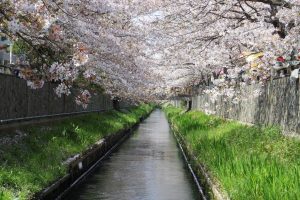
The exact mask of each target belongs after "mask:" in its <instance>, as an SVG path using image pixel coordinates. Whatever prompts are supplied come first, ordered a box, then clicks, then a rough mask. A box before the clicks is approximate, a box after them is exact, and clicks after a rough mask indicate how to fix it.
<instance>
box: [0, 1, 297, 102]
mask: <svg viewBox="0 0 300 200" xmlns="http://www.w3.org/2000/svg"><path fill="white" fill-rule="evenodd" d="M299 13H300V2H299V0H229V1H228V0H226V1H225V0H209V1H205V0H179V1H178V0H177V1H175V0H144V1H141V0H122V1H120V0H118V1H117V0H110V1H109V0H101V1H100V0H76V1H75V0H55V1H50V0H4V1H2V2H1V3H0V27H1V32H2V34H5V35H6V36H8V37H9V38H10V39H11V40H13V41H15V43H16V44H22V46H23V47H24V46H25V47H26V48H25V50H26V52H27V59H28V61H29V66H28V67H27V68H24V69H22V71H21V73H20V76H21V77H22V78H24V79H26V80H27V82H28V85H29V86H30V87H32V88H40V87H42V86H43V83H44V82H45V81H54V82H57V83H59V85H58V87H57V88H56V89H55V91H56V93H57V94H58V95H59V96H60V95H62V94H65V95H69V94H70V92H71V88H72V87H74V85H76V86H77V87H80V88H81V90H82V92H81V94H80V95H79V96H78V97H77V98H76V102H77V103H78V104H80V105H83V106H86V105H87V103H88V100H89V98H90V95H91V94H90V92H88V90H91V89H92V88H95V86H96V87H100V88H101V90H102V89H103V90H104V91H105V92H106V93H107V94H109V95H111V96H112V97H113V98H114V97H118V98H124V99H128V100H129V99H134V100H137V101H145V100H148V101H152V100H155V99H159V98H166V96H168V95H169V93H170V91H173V90H172V88H175V87H181V88H187V87H190V86H195V85H199V84H202V85H204V84H207V82H212V83H213V85H214V86H215V87H214V88H213V89H212V90H210V92H208V91H207V88H206V90H205V91H206V92H207V93H212V94H213V95H216V94H221V93H222V94H226V95H227V96H228V97H230V98H231V99H233V102H235V101H236V95H235V91H237V89H236V88H237V87H239V89H242V87H243V86H244V85H247V84H251V83H261V84H263V83H265V82H266V81H267V80H269V79H270V76H271V72H272V70H274V69H275V70H277V69H281V68H285V67H286V65H293V66H295V67H297V65H298V64H299V63H298V60H297V59H299V58H298V57H297V56H298V55H297V54H298V49H299V39H300V38H299V31H300V30H299V27H300V26H299V19H300V15H299ZM292 50H293V52H292V53H291V51H292ZM209 79H211V80H209ZM212 98H214V97H212ZM234 99H235V100H234Z"/></svg>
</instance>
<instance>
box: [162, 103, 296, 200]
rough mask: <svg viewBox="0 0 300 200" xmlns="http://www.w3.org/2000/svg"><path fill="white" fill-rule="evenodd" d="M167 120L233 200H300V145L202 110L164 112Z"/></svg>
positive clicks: (269, 129)
mask: <svg viewBox="0 0 300 200" xmlns="http://www.w3.org/2000/svg"><path fill="white" fill-rule="evenodd" d="M164 110H165V112H166V114H167V116H168V118H169V120H170V121H171V122H172V123H173V125H174V127H175V128H176V130H177V131H178V133H179V134H181V136H182V137H183V138H184V140H185V142H186V144H187V148H188V150H189V151H191V152H192V153H193V154H194V155H196V156H197V159H198V162H200V163H203V164H204V165H205V166H206V167H207V168H208V169H209V170H210V172H211V174H212V175H213V177H215V178H216V179H217V180H218V182H220V184H221V186H222V187H223V189H224V190H225V191H226V192H227V193H228V194H229V196H230V198H231V199H237V200H241V199H242V200H247V199H249V200H253V199H255V200H257V199H278V200H285V199H300V142H299V140H298V139H295V138H287V137H286V136H283V135H282V134H280V131H279V129H276V128H272V127H264V128H260V127H255V126H253V127H250V126H246V125H242V124H240V123H238V122H234V121H226V120H223V119H220V118H218V117H215V116H208V115H205V114H204V113H202V112H198V111H192V112H188V113H182V110H181V109H177V108H174V107H166V108H164Z"/></svg>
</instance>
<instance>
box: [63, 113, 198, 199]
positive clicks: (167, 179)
mask: <svg viewBox="0 0 300 200" xmlns="http://www.w3.org/2000/svg"><path fill="white" fill-rule="evenodd" d="M69 199H72V200H73V199H74V200H76V199H81V200H85V199H86V200H92V199H105V200H193V199H195V200H197V199H200V197H199V193H198V192H197V188H196V186H195V183H194V182H193V179H192V177H191V175H190V173H189V171H188V169H187V167H186V165H185V163H184V160H183V158H182V156H181V152H180V149H179V148H178V147H177V145H176V141H175V139H174V136H173V135H172V133H171V131H170V129H169V125H168V121H167V119H166V117H165V115H164V113H163V112H162V111H160V110H155V111H154V112H153V113H152V114H151V115H150V117H149V118H148V119H146V120H145V121H144V122H142V123H141V124H140V126H139V127H138V129H137V130H136V131H135V133H134V134H133V135H132V136H131V137H130V138H129V139H128V140H127V141H125V142H124V144H122V145H121V147H120V148H119V149H118V150H117V151H116V152H115V153H113V154H112V155H111V156H110V158H109V159H107V160H106V161H104V163H103V164H102V165H101V166H100V167H99V168H98V169H97V170H96V171H95V173H93V174H92V175H91V176H90V177H88V179H87V180H86V181H85V182H84V183H83V184H81V185H80V186H78V188H77V189H75V191H74V192H73V193H72V194H70V196H69Z"/></svg>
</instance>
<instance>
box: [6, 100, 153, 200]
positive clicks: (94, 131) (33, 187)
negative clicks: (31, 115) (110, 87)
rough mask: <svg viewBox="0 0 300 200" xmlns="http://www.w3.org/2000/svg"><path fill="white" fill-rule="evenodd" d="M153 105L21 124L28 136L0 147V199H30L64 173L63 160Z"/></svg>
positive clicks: (120, 126)
mask: <svg viewBox="0 0 300 200" xmlns="http://www.w3.org/2000/svg"><path fill="white" fill-rule="evenodd" d="M152 108H153V106H150V105H141V106H139V107H137V108H132V109H130V110H129V112H126V113H122V112H118V111H110V112H106V113H101V114H89V115H84V116H77V117H73V118H69V119H65V120H61V121H59V122H54V123H52V124H49V125H47V126H41V125H40V126H34V127H24V128H22V129H21V130H22V131H23V132H25V133H27V134H28V135H27V136H26V137H24V139H22V140H21V141H19V142H18V143H17V144H15V145H3V146H0V199H1V200H2V199H16V198H18V199H30V198H32V196H33V194H34V193H36V192H39V191H41V190H42V189H43V188H45V187H46V186H48V185H49V184H51V183H52V182H54V181H55V180H57V179H58V178H60V177H62V176H64V175H65V174H66V170H67V166H65V165H64V164H63V162H64V161H65V160H66V159H67V158H69V157H71V156H72V155H76V154H78V153H80V152H82V151H84V150H86V149H88V147H89V146H91V145H93V144H94V143H95V142H97V141H98V140H100V139H101V138H103V137H105V136H107V135H109V134H112V133H115V132H117V131H119V130H122V129H125V128H129V127H130V126H132V125H133V124H135V123H136V122H138V120H139V118H140V117H142V116H144V115H146V114H147V113H149V112H150V111H151V110H152Z"/></svg>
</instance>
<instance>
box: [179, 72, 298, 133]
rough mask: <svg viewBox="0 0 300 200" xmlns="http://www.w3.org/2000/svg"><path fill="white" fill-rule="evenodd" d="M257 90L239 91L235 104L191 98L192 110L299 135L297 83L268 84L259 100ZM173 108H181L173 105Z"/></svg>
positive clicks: (252, 86)
mask: <svg viewBox="0 0 300 200" xmlns="http://www.w3.org/2000/svg"><path fill="white" fill-rule="evenodd" d="M257 89H258V86H257V85H251V86H247V87H246V88H245V89H244V90H242V94H241V96H242V100H241V101H240V102H239V103H238V104H233V103H231V102H230V101H226V98H225V97H224V96H219V97H218V98H217V100H216V101H215V102H214V101H212V100H211V99H210V97H209V96H208V95H206V94H202V95H199V96H195V97H193V98H192V109H194V110H202V111H204V110H206V111H210V112H211V113H214V114H215V115H218V116H221V117H224V118H229V119H235V120H238V121H242V122H245V123H252V124H265V125H275V126H276V125H277V126H280V127H282V129H283V131H284V133H286V134H300V107H299V103H300V101H299V100H300V99H299V81H297V82H290V80H289V78H282V79H277V80H273V81H270V82H269V83H268V84H267V85H266V86H265V87H264V88H263V89H262V91H261V95H260V96H258V95H256V94H255V93H256V92H257ZM173 104H174V105H180V103H179V102H178V101H173Z"/></svg>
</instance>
